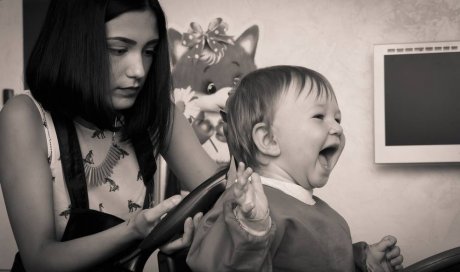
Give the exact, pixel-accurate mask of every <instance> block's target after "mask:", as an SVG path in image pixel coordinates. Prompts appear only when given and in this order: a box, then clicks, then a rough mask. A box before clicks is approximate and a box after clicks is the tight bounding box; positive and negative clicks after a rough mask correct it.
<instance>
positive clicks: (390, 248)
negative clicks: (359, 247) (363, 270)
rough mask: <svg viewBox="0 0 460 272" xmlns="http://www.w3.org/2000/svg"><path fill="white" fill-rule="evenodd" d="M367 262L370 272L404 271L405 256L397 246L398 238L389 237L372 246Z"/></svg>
mask: <svg viewBox="0 0 460 272" xmlns="http://www.w3.org/2000/svg"><path fill="white" fill-rule="evenodd" d="M366 262H367V266H368V267H367V268H368V270H369V271H370V272H391V271H396V270H402V269H403V266H402V262H403V256H402V255H401V251H400V249H399V247H398V246H396V238H395V237H393V236H391V235H388V236H385V237H383V238H382V240H381V241H380V242H378V243H375V244H373V245H370V246H369V250H368V252H367V259H366Z"/></svg>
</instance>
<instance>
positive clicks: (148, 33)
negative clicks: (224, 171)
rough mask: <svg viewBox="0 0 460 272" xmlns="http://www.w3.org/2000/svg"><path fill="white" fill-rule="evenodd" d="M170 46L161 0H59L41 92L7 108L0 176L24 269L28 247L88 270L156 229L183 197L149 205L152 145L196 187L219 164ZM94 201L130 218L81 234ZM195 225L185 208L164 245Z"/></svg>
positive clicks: (32, 80) (41, 262)
mask: <svg viewBox="0 0 460 272" xmlns="http://www.w3.org/2000/svg"><path fill="white" fill-rule="evenodd" d="M167 48H168V46H167V37H166V22H165V17H164V14H163V11H162V9H161V7H160V5H159V3H158V2H157V0H66V1H62V0H52V1H51V3H50V7H49V10H48V14H47V17H46V20H45V23H44V26H43V29H42V31H41V33H40V36H39V38H38V41H37V43H36V45H35V47H34V50H33V52H32V54H31V57H30V59H29V63H28V66H27V68H26V82H27V84H28V86H29V88H30V91H31V94H28V95H19V96H17V97H15V98H13V99H11V100H10V101H9V103H8V104H7V105H5V107H4V108H3V110H2V112H1V114H0V181H1V185H2V190H3V194H4V198H5V203H6V207H7V211H8V215H9V219H10V222H11V226H12V229H13V233H14V236H15V239H16V242H17V245H18V248H19V252H20V255H21V258H17V260H16V261H15V267H16V268H15V269H17V267H20V266H21V265H20V263H21V261H20V260H21V259H22V264H23V265H24V267H25V269H26V270H27V271H75V270H86V271H87V270H91V269H93V268H94V267H95V266H97V265H99V264H101V263H104V262H107V261H109V260H112V259H113V258H114V256H115V257H116V256H117V254H120V253H122V252H123V250H126V249H127V248H130V247H131V246H132V245H133V244H134V245H135V242H136V241H139V240H140V239H142V238H144V237H146V236H147V235H148V234H149V232H150V231H151V230H152V229H153V227H154V224H155V222H156V221H157V220H158V219H159V218H160V217H161V216H162V215H163V214H164V213H166V212H167V211H168V210H170V209H171V208H172V207H174V206H175V205H176V204H177V203H178V202H180V200H181V198H180V196H174V197H171V198H169V199H167V200H166V201H164V202H162V203H160V204H158V205H156V206H155V207H153V208H149V207H151V206H153V203H152V197H151V196H152V181H151V177H152V175H153V172H154V170H155V164H154V159H153V156H152V153H153V155H154V156H155V157H156V156H157V155H158V154H161V155H162V156H163V157H164V158H165V159H166V161H167V163H168V165H169V167H170V168H171V169H172V170H173V171H174V172H175V174H176V175H177V176H178V177H179V179H180V180H182V181H183V182H184V184H183V186H185V187H186V188H187V189H189V190H192V189H194V188H195V187H196V186H197V185H198V184H199V183H200V182H201V181H203V180H205V179H206V178H207V177H209V176H211V175H212V174H213V173H214V172H216V171H217V165H216V164H215V163H214V162H213V161H212V160H211V159H210V158H209V157H208V156H207V155H206V153H205V152H204V151H203V150H202V149H201V146H200V144H199V143H198V140H197V139H196V138H195V136H194V134H193V131H192V130H191V129H190V127H189V125H188V122H187V121H186V120H185V118H184V117H183V116H182V114H181V113H180V112H178V111H177V110H175V108H174V106H173V105H172V103H171V94H170V89H171V86H170V67H169V56H168V50H167ZM147 131H148V134H147ZM147 135H150V137H148V136H147ZM149 139H150V140H151V141H149ZM152 150H154V152H152ZM142 207H144V208H148V209H143V210H142V209H141V208H142ZM88 208H89V209H90V210H91V211H92V212H94V213H97V215H96V216H100V215H101V214H102V215H103V216H105V215H107V214H111V215H113V216H115V217H117V218H116V219H118V218H119V219H122V220H124V221H125V223H123V224H118V223H119V222H120V221H117V224H116V225H115V226H113V227H110V228H108V229H105V230H103V231H101V232H98V233H96V234H92V233H93V232H94V231H92V232H91V231H90V232H88V233H84V234H83V237H80V236H82V234H81V233H80V234H77V235H73V234H72V230H75V229H76V230H77V231H80V230H81V229H82V227H83V226H86V225H85V224H86V223H87V222H84V221H79V220H77V218H78V215H79V214H80V215H81V213H78V211H82V210H83V214H84V215H85V214H87V212H88ZM96 211H97V212H96ZM90 213H91V212H90ZM199 219H200V215H197V216H195V218H194V219H193V221H194V222H195V223H196V222H197V221H198V220H199ZM71 221H72V222H73V223H75V222H76V225H73V223H72V224H71V223H70V222H71ZM89 221H90V222H94V220H93V219H90V220H89ZM115 221H116V220H115ZM79 222H80V223H79ZM81 222H84V223H81ZM94 224H96V223H94ZM71 225H73V226H72V227H71ZM193 228H194V224H193V222H192V219H190V218H189V219H187V220H186V222H185V224H184V236H183V237H182V238H181V239H179V240H176V241H174V242H172V243H171V244H168V245H166V246H165V247H164V249H165V250H175V249H178V248H182V247H184V246H186V245H188V244H189V243H190V240H191V236H192V233H193ZM77 237H80V238H78V239H75V238H77Z"/></svg>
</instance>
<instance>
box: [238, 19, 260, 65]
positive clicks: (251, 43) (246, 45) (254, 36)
mask: <svg viewBox="0 0 460 272" xmlns="http://www.w3.org/2000/svg"><path fill="white" fill-rule="evenodd" d="M258 42H259V27H258V26H257V25H253V26H251V27H250V28H248V29H246V31H244V32H243V34H241V36H239V37H238V39H237V40H236V44H239V45H240V46H241V47H242V48H243V49H244V51H246V53H248V55H250V56H251V58H252V59H254V57H255V55H256V48H257V43H258Z"/></svg>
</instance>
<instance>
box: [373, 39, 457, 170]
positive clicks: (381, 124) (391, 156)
mask: <svg viewBox="0 0 460 272" xmlns="http://www.w3.org/2000/svg"><path fill="white" fill-rule="evenodd" d="M442 52H460V41H451V42H431V43H405V44H379V45H374V152H375V157H374V159H375V163H379V164H380V163H382V164H388V163H460V144H458V145H457V144H454V145H414V146H408V145H406V146H387V145H386V144H385V143H386V139H385V98H384V97H385V86H384V56H385V55H397V54H399V55H403V54H411V53H416V54H425V53H442ZM459 76H460V75H459ZM459 91H460V90H459ZM459 107H460V101H459ZM459 137H460V135H459Z"/></svg>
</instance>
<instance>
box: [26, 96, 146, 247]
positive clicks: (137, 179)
mask: <svg viewBox="0 0 460 272" xmlns="http://www.w3.org/2000/svg"><path fill="white" fill-rule="evenodd" d="M25 94H27V95H28V96H29V97H31V98H32V100H33V101H34V102H35V104H36V105H37V108H38V109H39V111H40V114H41V117H42V121H43V129H44V131H45V135H46V138H47V139H46V140H47V143H48V161H49V165H50V170H51V174H52V177H53V180H52V182H53V198H54V215H55V227H56V239H58V240H60V239H61V237H62V235H63V233H64V230H65V228H66V225H67V221H68V219H69V213H70V198H69V194H68V191H67V186H66V183H65V181H64V176H63V171H62V164H61V161H60V152H59V144H58V141H57V136H56V131H55V127H54V123H53V120H52V118H51V115H50V113H49V112H47V111H45V110H43V108H42V107H41V105H40V104H39V103H38V102H37V101H36V100H35V99H34V98H33V97H32V95H31V94H30V92H25ZM74 124H75V128H76V131H77V136H78V141H79V143H80V149H81V152H82V158H83V161H84V164H85V170H88V169H91V168H93V170H94V169H96V168H98V167H99V168H100V166H101V165H102V164H104V162H105V161H107V160H110V156H111V155H110V154H111V153H113V152H111V151H110V149H111V147H112V145H113V143H116V148H117V154H119V158H117V160H116V163H115V164H114V166H113V168H112V169H111V171H109V172H107V171H102V172H105V173H103V174H105V175H102V172H101V171H86V172H87V181H88V173H89V172H97V173H98V174H93V176H94V177H93V178H92V180H99V182H88V183H87V184H88V200H89V208H90V209H93V210H98V211H101V212H105V213H109V214H112V215H114V216H117V217H119V218H121V219H124V220H127V219H128V218H130V217H131V216H132V215H133V213H135V212H137V211H139V210H141V209H142V205H143V203H144V199H145V195H146V187H145V185H144V182H143V180H142V175H140V174H139V164H138V162H137V158H136V155H135V153H134V148H133V145H132V144H131V142H129V141H125V142H122V141H120V135H119V134H116V133H115V135H114V133H113V132H112V131H109V130H96V129H91V128H88V127H87V126H85V125H83V124H82V123H80V122H76V121H74ZM112 149H113V147H112ZM112 156H113V154H112ZM112 159H113V158H112ZM96 176H98V177H97V178H96ZM99 176H100V177H99ZM149 199H150V206H153V205H154V203H153V199H154V198H153V192H149Z"/></svg>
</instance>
